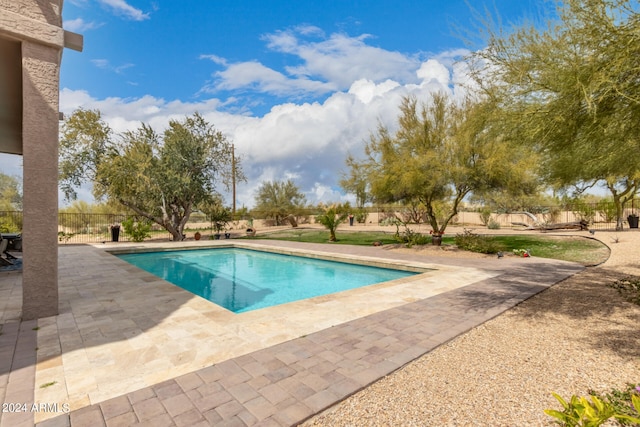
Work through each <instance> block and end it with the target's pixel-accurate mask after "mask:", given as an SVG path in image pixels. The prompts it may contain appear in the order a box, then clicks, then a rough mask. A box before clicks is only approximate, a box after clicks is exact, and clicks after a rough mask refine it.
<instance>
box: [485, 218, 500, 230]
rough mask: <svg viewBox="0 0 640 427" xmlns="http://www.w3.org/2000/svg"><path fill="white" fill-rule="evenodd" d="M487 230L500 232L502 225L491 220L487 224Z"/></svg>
mask: <svg viewBox="0 0 640 427" xmlns="http://www.w3.org/2000/svg"><path fill="white" fill-rule="evenodd" d="M487 228H488V229H489V230H500V223H499V222H497V221H494V220H493V219H490V220H489V223H488V224H487Z"/></svg>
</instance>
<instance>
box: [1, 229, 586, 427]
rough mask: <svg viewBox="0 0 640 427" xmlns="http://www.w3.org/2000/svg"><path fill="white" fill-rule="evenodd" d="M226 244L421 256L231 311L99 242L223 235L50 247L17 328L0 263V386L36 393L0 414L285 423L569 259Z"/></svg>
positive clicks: (551, 275) (557, 270)
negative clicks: (49, 283) (21, 409)
mask: <svg viewBox="0 0 640 427" xmlns="http://www.w3.org/2000/svg"><path fill="white" fill-rule="evenodd" d="M234 243H235V244H242V245H253V246H256V247H263V248H268V249H270V250H278V251H281V252H282V251H284V252H287V251H302V252H306V253H308V254H314V255H315V256H317V255H318V254H320V255H324V256H329V257H341V256H348V257H349V258H353V259H358V260H360V261H366V262H369V263H371V262H382V261H386V262H393V263H399V264H403V265H411V266H413V267H416V268H427V269H433V270H431V271H427V272H426V273H423V274H420V275H418V276H413V277H411V278H405V279H400V280H396V281H392V282H387V283H384V284H379V285H373V286H369V287H366V288H360V289H354V290H350V291H345V292H341V293H339V294H334V295H329V296H322V297H317V298H312V299H309V300H305V301H298V302H293V303H289V304H284V305H281V306H276V307H270V308H266V309H261V310H255V311H251V312H248V313H242V314H233V313H231V312H229V311H227V310H225V309H222V308H220V307H218V306H216V305H215V304H213V303H210V302H208V301H205V300H203V299H201V298H199V297H196V296H194V295H192V294H190V293H188V292H186V291H184V290H182V289H180V288H177V287H175V286H173V285H171V284H169V283H167V282H165V281H163V280H161V279H159V278H157V277H155V276H152V275H151V274H149V273H146V272H144V271H142V270H140V269H138V268H136V267H133V266H131V265H129V264H127V263H126V262H124V261H122V260H120V259H118V258H116V257H114V256H113V255H111V254H110V253H109V252H107V250H110V249H111V250H113V249H123V248H126V247H128V248H137V249H143V248H149V247H150V248H160V247H167V248H171V249H175V248H176V247H177V246H211V245H213V244H217V245H226V244H229V241H220V242H211V241H207V242H188V243H180V244H175V243H168V244H162V245H159V244H158V243H145V244H122V243H121V244H106V245H96V246H95V247H94V246H69V247H61V249H60V268H59V274H60V284H59V287H60V314H59V315H58V316H55V317H51V318H45V319H40V320H38V321H37V326H35V323H34V322H23V323H22V324H21V326H22V327H21V329H20V331H18V328H17V326H16V325H17V324H18V322H16V321H15V320H16V319H11V317H12V316H13V317H15V312H16V308H15V294H16V290H15V289H16V286H19V285H18V284H16V282H17V281H16V280H15V277H16V275H13V276H8V275H7V276H6V277H4V276H3V277H0V292H1V293H0V295H10V296H11V298H12V300H13V301H14V303H10V302H8V303H6V304H5V307H0V308H3V309H4V311H6V312H7V313H8V314H6V315H4V314H3V317H2V318H1V319H2V321H3V322H4V324H3V326H2V327H3V335H0V355H9V354H13V358H11V357H7V359H13V366H11V364H8V363H1V364H0V398H3V401H4V402H13V403H16V402H24V403H28V404H29V405H30V404H31V403H36V404H37V405H40V404H42V403H44V404H49V405H50V406H48V407H44V408H45V409H41V410H38V409H37V410H34V411H29V412H28V413H15V412H13V413H3V414H1V415H0V416H1V418H0V426H5V425H6V426H16V425H33V423H34V422H35V423H39V424H38V425H43V426H49V425H55V426H58V425H62V426H67V425H78V426H80V425H91V426H94V425H154V426H157V425H199V424H201V425H212V424H215V425H219V424H220V425H254V424H261V425H292V424H296V423H298V422H300V421H302V420H304V419H306V418H307V417H309V416H311V415H313V414H314V413H317V412H319V411H321V410H323V409H325V408H327V407H329V406H331V405H332V404H334V403H336V402H338V401H340V400H342V399H343V398H345V397H346V396H348V395H350V394H352V393H354V392H356V391H357V390H359V389H361V388H363V387H365V386H366V385H368V384H370V383H371V382H373V381H375V380H377V379H379V378H381V377H383V376H385V375H387V374H389V373H391V372H393V371H394V370H396V369H398V368H400V367H402V366H403V365H405V364H406V363H408V362H410V361H412V360H414V359H415V358H417V357H419V356H421V355H422V354H424V353H426V352H428V351H430V350H432V349H433V348H435V347H437V346H438V345H440V344H442V343H444V342H446V341H448V340H450V339H451V338H453V337H455V336H457V335H459V334H461V333H463V332H465V331H467V330H469V329H471V328H473V327H475V326H477V325H478V324H481V323H483V322H485V321H486V320H488V319H490V318H492V317H494V316H496V315H498V314H500V313H501V312H503V311H505V310H507V309H509V308H511V307H513V306H514V305H516V304H518V303H519V302H521V301H523V300H524V299H526V298H528V297H530V296H532V295H534V294H535V293H537V292H540V291H541V290H543V289H545V288H546V287H547V286H550V285H552V284H554V283H556V282H558V281H560V280H562V279H564V278H566V277H568V276H570V275H572V274H574V273H576V272H578V271H580V270H581V269H582V267H580V266H578V265H575V264H571V263H564V262H559V261H552V260H544V259H537V258H529V259H526V258H512V257H509V258H503V259H497V258H483V259H457V258H456V259H454V258H436V257H425V256H423V255H414V254H404V253H402V254H401V253H397V252H391V251H388V250H385V249H384V248H374V247H353V246H338V245H336V246H328V245H314V244H302V243H294V242H279V241H260V242H255V243H244V242H243V243H239V241H235V242H234ZM18 307H19V306H18ZM18 310H19V308H18ZM11 313H13V314H11ZM31 323H34V325H31ZM34 328H35V330H34ZM5 331H6V332H7V333H4V332H5ZM36 338H37V351H36V349H35V346H34V347H33V348H31V347H30V346H32V345H33V343H34V342H35V341H36ZM25 343H26V344H25ZM12 349H16V350H15V351H14V350H12ZM4 359H5V358H4V357H3V358H2V359H1V360H3V361H4ZM34 362H35V363H34ZM8 365H9V366H8ZM30 381H31V382H30ZM25 384H27V386H28V387H27V386H25ZM25 388H26V389H27V391H25ZM30 391H33V395H32V396H31V399H32V400H31V402H26V401H25V400H26V399H27V398H28V395H29V394H30ZM17 398H19V399H22V400H19V401H16V399H17ZM51 404H57V405H58V406H57V407H56V406H52V405H51ZM66 406H68V408H69V409H70V413H68V414H65V413H61V412H63V411H64V410H65V409H66ZM36 408H42V406H36Z"/></svg>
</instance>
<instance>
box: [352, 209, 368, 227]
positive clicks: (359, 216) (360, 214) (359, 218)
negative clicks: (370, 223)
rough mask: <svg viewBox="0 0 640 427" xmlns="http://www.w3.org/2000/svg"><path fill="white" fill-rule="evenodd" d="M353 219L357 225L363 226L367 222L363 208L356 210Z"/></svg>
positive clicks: (365, 211)
mask: <svg viewBox="0 0 640 427" xmlns="http://www.w3.org/2000/svg"><path fill="white" fill-rule="evenodd" d="M354 217H355V220H356V222H357V223H358V224H364V223H365V222H366V221H367V210H366V209H364V208H359V209H358V210H356V213H355V215H354Z"/></svg>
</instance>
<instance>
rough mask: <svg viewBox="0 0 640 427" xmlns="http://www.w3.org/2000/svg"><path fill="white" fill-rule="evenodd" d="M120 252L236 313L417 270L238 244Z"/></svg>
mask: <svg viewBox="0 0 640 427" xmlns="http://www.w3.org/2000/svg"><path fill="white" fill-rule="evenodd" d="M118 256H119V257H120V258H121V259H123V260H125V261H127V262H129V263H131V264H133V265H135V266H136V267H139V268H141V269H143V270H146V271H148V272H149V273H152V274H154V275H156V276H158V277H161V278H162V279H164V280H166V281H168V282H171V283H173V284H174V285H177V286H180V287H181V288H183V289H186V290H187V291H189V292H191V293H194V294H196V295H199V296H201V297H203V298H205V299H207V300H209V301H212V302H214V303H216V304H218V305H221V306H223V307H224V308H226V309H228V310H231V311H233V312H235V313H242V312H245V311H250V310H256V309H259V308H264V307H270V306H273V305H278V304H284V303H287V302H291V301H298V300H301V299H306V298H311V297H315V296H319V295H326V294H331V293H334V292H339V291H344V290H347V289H353V288H358V287H361V286H367V285H372V284H374V283H381V282H386V281H388V280H393V279H399V278H402V277H408V276H411V275H414V274H416V273H412V272H409V271H401V270H391V269H385V268H377V267H369V266H363V265H354V264H346V263H341V262H333V261H324V260H318V259H312V258H304V257H298V256H290V255H281V254H275V253H269V252H261V251H253V250H248V249H237V248H220V249H199V250H187V251H171V252H146V253H137V254H124V255H118Z"/></svg>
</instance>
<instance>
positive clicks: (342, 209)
mask: <svg viewBox="0 0 640 427" xmlns="http://www.w3.org/2000/svg"><path fill="white" fill-rule="evenodd" d="M347 210H348V206H343V205H340V204H339V205H331V206H327V207H325V208H324V213H321V214H320V215H318V216H316V222H318V223H320V224H322V225H324V227H325V228H326V229H327V230H329V241H330V242H335V241H336V240H337V239H336V229H337V228H338V226H339V225H340V223H342V222H343V221H344V220H345V219H346V218H347V215H348V214H347V212H346V211H347Z"/></svg>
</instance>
